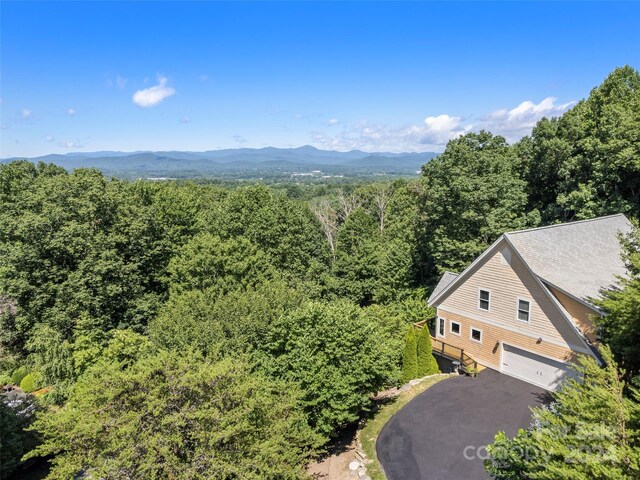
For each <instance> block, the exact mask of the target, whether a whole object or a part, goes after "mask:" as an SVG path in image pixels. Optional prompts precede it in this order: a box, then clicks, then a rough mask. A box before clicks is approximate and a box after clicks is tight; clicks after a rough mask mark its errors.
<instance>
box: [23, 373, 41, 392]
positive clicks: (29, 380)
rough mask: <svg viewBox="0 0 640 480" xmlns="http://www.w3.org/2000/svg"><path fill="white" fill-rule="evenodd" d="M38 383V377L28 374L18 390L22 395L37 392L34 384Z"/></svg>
mask: <svg viewBox="0 0 640 480" xmlns="http://www.w3.org/2000/svg"><path fill="white" fill-rule="evenodd" d="M37 381H38V377H37V376H36V374H35V373H29V374H28V375H25V377H24V378H23V379H22V381H21V382H20V388H21V389H22V391H23V392H24V393H31V392H34V391H35V390H37V388H36V383H37Z"/></svg>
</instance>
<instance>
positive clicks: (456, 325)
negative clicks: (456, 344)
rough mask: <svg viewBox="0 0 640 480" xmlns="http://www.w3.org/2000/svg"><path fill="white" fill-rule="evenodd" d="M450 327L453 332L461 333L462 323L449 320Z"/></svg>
mask: <svg viewBox="0 0 640 480" xmlns="http://www.w3.org/2000/svg"><path fill="white" fill-rule="evenodd" d="M449 328H450V329H451V333H453V334H455V335H460V324H459V323H458V322H449Z"/></svg>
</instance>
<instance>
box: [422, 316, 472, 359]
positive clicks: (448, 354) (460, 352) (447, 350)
mask: <svg viewBox="0 0 640 480" xmlns="http://www.w3.org/2000/svg"><path fill="white" fill-rule="evenodd" d="M430 320H432V319H427V320H422V321H421V322H417V323H414V324H413V326H414V328H415V329H416V330H421V329H423V328H424V327H425V326H427V325H428V322H429V321H430ZM430 336H431V346H432V347H433V353H434V354H436V355H440V356H441V357H443V358H447V359H449V360H453V361H457V362H460V367H461V368H462V369H463V370H466V369H467V368H474V369H477V368H478V362H476V361H475V360H474V359H473V358H472V357H471V356H470V355H468V354H466V353H464V349H463V348H460V347H456V346H454V345H450V344H448V343H445V342H443V341H442V340H440V339H437V338H435V337H434V336H433V335H430Z"/></svg>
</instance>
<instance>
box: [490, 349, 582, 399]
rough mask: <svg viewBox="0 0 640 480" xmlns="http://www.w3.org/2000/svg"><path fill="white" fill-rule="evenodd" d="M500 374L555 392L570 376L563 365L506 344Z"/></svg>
mask: <svg viewBox="0 0 640 480" xmlns="http://www.w3.org/2000/svg"><path fill="white" fill-rule="evenodd" d="M502 372H503V373H506V374H509V375H512V376H514V377H518V378H519V379H521V380H524V381H525V382H529V383H533V384H534V385H538V386H539V387H542V388H546V389H547V390H556V389H557V388H558V387H559V386H560V384H561V383H562V380H563V379H564V378H568V377H569V376H571V375H572V372H571V370H570V369H569V367H568V366H567V365H566V364H565V363H562V362H557V361H555V360H551V359H549V358H545V357H541V356H540V355H536V354H535V353H530V352H527V351H525V350H521V349H519V348H516V347H513V346H511V345H506V344H503V345H502Z"/></svg>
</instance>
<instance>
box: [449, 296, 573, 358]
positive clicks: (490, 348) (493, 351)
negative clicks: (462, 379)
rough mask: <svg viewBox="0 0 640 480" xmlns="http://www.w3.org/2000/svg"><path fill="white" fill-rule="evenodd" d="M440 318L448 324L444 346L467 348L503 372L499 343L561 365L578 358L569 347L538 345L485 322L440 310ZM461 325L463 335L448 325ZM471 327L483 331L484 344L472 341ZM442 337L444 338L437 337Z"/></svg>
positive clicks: (544, 343)
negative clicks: (458, 334)
mask: <svg viewBox="0 0 640 480" xmlns="http://www.w3.org/2000/svg"><path fill="white" fill-rule="evenodd" d="M438 316H439V317H442V318H444V319H445V320H446V321H447V333H446V337H445V338H443V339H442V340H443V341H444V342H445V343H448V344H450V345H454V346H456V347H458V348H462V349H464V351H465V353H466V354H468V355H470V356H471V357H472V358H473V359H474V360H476V361H477V362H478V363H479V364H481V365H484V366H486V367H490V368H493V369H495V370H501V364H500V361H501V359H500V355H501V351H502V348H501V346H500V345H499V343H506V344H509V345H513V346H516V347H519V348H523V349H525V350H529V351H531V352H535V353H537V354H539V355H543V356H545V357H549V358H553V359H556V360H559V361H561V362H565V363H566V362H572V361H575V359H576V352H574V351H572V350H571V349H570V348H568V347H567V346H562V345H557V344H555V343H551V342H548V341H544V340H543V341H542V342H541V343H537V338H533V337H530V336H527V335H522V334H519V333H515V332H511V331H508V330H504V329H503V328H500V327H494V326H491V325H487V324H485V323H482V322H478V321H475V320H472V319H469V318H467V317H466V316H464V315H458V314H454V313H450V312H447V311H445V310H443V309H440V308H439V309H438ZM452 320H453V321H455V322H459V323H460V324H461V334H460V336H456V335H453V334H451V333H450V332H449V322H451V321H452ZM471 328H479V329H480V330H482V343H477V342H474V341H471V340H470V339H469V335H470V331H471ZM438 338H441V337H438Z"/></svg>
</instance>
